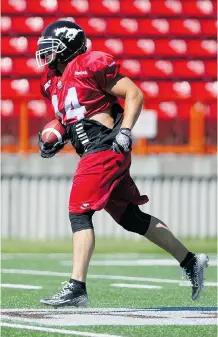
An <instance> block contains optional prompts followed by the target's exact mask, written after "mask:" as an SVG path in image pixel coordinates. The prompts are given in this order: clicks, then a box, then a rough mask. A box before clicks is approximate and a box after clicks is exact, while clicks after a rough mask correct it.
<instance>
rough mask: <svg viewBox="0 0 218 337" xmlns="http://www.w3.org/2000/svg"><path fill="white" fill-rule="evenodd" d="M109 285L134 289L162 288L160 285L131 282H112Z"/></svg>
mask: <svg viewBox="0 0 218 337" xmlns="http://www.w3.org/2000/svg"><path fill="white" fill-rule="evenodd" d="M111 287H120V288H135V289H163V287H162V286H151V285H148V284H132V283H112V284H111Z"/></svg>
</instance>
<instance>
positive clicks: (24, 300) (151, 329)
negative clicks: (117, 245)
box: [1, 254, 217, 337]
mask: <svg viewBox="0 0 218 337" xmlns="http://www.w3.org/2000/svg"><path fill="white" fill-rule="evenodd" d="M151 257H152V258H154V257H156V258H158V259H160V258H166V256H165V255H161V256H160V255H152V256H151V255H145V254H144V255H140V254H137V255H133V254H132V255H128V254H119V255H116V256H111V255H103V254H102V255H95V256H94V257H93V259H94V260H99V261H106V260H113V259H114V261H116V260H124V261H127V262H128V261H131V260H133V261H135V260H136V259H146V258H148V259H150V258H151ZM167 257H168V256H167ZM211 259H214V257H213V256H211ZM70 260H71V255H70V254H63V255H61V254H3V259H2V268H4V269H25V270H28V269H31V270H41V271H53V272H63V273H69V276H70V271H71V266H70V264H69V265H63V264H61V263H62V262H63V261H64V262H66V261H68V262H69V263H70ZM95 274H98V275H117V276H119V275H120V276H133V277H150V278H158V279H171V280H177V279H179V278H180V269H179V268H177V267H175V266H137V264H135V265H133V266H96V265H92V266H90V268H89V275H95ZM216 276H217V275H216V268H215V267H212V266H211V267H210V268H208V269H207V271H206V281H208V282H209V281H211V282H216ZM66 279H67V277H61V276H40V275H21V274H18V273H12V274H8V273H4V272H3V273H2V279H1V283H10V284H11V283H12V284H13V283H15V284H29V285H40V286H42V289H40V290H23V289H7V288H2V309H4V308H7V309H9V308H31V309H36V308H41V306H40V304H39V299H40V298H42V297H44V296H48V295H50V294H53V293H55V292H56V291H57V290H58V289H59V288H60V286H61V285H60V283H61V282H62V281H65V280H66ZM111 283H134V284H144V283H145V284H150V285H161V286H163V288H162V289H132V288H131V289H129V288H117V287H111ZM87 287H88V293H89V304H90V305H89V306H90V307H93V308H155V307H167V308H174V307H175V308H179V307H184V308H187V307H196V308H197V307H216V305H217V297H216V288H215V287H205V291H204V292H203V294H202V296H201V297H200V299H199V300H198V301H197V302H193V301H192V300H191V296H190V295H191V289H190V288H189V287H180V286H178V284H168V283H166V284H165V283H152V282H147V281H146V282H139V281H120V280H108V279H98V278H91V277H88V280H87ZM16 323H17V322H16ZM31 325H33V324H32V323H31ZM52 327H53V326H52ZM57 328H58V329H60V328H63V329H65V330H78V331H83V332H85V331H88V332H93V333H94V332H95V333H100V332H101V333H105V334H106V333H107V334H109V335H110V334H113V335H120V336H125V337H147V336H148V337H162V336H163V337H165V336H166V337H171V336H172V337H180V336H186V337H195V336H196V337H215V336H216V335H217V331H216V326H197V325H195V326H161V325H158V326H79V327H76V326H71V327H69V326H68V327H60V326H57ZM1 336H2V337H11V336H13V337H14V336H15V337H24V336H28V337H29V336H30V337H53V336H54V337H55V336H59V334H57V333H56V334H53V333H47V332H38V331H28V330H22V329H21V330H19V329H15V328H8V327H3V328H2V334H1ZM60 336H67V335H60Z"/></svg>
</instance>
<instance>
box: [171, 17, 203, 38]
mask: <svg viewBox="0 0 218 337" xmlns="http://www.w3.org/2000/svg"><path fill="white" fill-rule="evenodd" d="M170 27H171V29H170V32H171V34H173V35H176V36H200V35H201V32H202V28H201V22H200V21H199V20H197V19H184V20H180V19H174V20H171V21H170Z"/></svg>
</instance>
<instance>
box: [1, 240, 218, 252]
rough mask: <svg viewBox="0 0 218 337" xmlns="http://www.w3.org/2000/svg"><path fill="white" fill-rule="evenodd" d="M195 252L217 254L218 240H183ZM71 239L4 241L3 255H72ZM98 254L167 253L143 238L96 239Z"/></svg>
mask: <svg viewBox="0 0 218 337" xmlns="http://www.w3.org/2000/svg"><path fill="white" fill-rule="evenodd" d="M181 241H182V242H183V244H184V245H185V246H186V247H188V249H189V250H192V251H193V252H198V251H200V252H202V253H204V252H205V253H216V252H217V238H207V239H206V238H204V239H200V238H197V239H193V238H184V239H181ZM71 250H72V248H71V238H68V239H66V240H59V241H48V240H46V241H34V240H32V241H22V240H2V252H3V253H71ZM95 252H96V253H161V254H162V253H165V252H164V251H163V250H162V249H161V248H159V247H157V246H155V245H154V244H153V243H151V242H149V241H148V240H146V239H144V238H142V239H141V240H139V241H134V240H127V239H123V240H119V239H114V238H107V239H101V238H97V239H96V247H95Z"/></svg>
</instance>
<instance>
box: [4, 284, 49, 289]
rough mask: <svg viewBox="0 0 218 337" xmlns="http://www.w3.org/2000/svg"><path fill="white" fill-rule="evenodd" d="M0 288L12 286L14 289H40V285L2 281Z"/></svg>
mask: <svg viewBox="0 0 218 337" xmlns="http://www.w3.org/2000/svg"><path fill="white" fill-rule="evenodd" d="M0 288H14V289H28V290H32V289H42V287H40V286H31V285H28V284H10V283H2V284H0Z"/></svg>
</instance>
